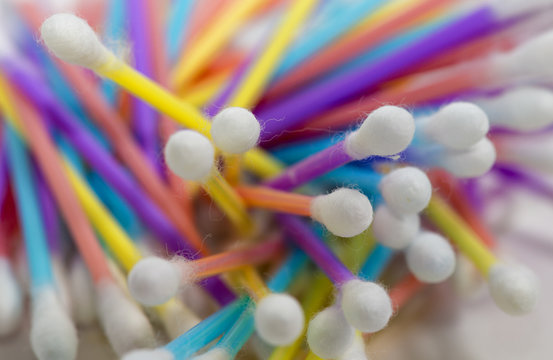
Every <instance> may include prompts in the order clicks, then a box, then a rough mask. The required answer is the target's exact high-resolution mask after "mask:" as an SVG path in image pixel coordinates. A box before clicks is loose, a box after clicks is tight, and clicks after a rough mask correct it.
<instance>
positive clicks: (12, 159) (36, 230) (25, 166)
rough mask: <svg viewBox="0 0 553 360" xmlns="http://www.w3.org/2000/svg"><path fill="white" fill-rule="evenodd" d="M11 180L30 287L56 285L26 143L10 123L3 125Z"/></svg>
mask: <svg viewBox="0 0 553 360" xmlns="http://www.w3.org/2000/svg"><path fill="white" fill-rule="evenodd" d="M4 141H5V142H6V144H7V150H8V162H9V166H10V170H11V171H10V176H11V183H12V186H14V188H15V189H14V190H15V195H16V196H15V197H16V204H17V212H18V216H19V219H20V221H21V225H22V227H23V238H24V241H25V249H26V252H27V261H28V263H29V271H30V278H31V288H32V289H37V288H39V287H42V286H50V285H52V286H53V284H54V278H53V275H52V264H51V262H50V255H49V253H48V245H47V241H46V233H45V231H44V225H43V222H42V217H41V215H40V212H39V208H40V207H39V204H38V199H37V194H36V189H35V184H34V183H33V179H32V175H31V162H30V159H29V157H28V154H27V151H26V149H25V145H24V144H23V142H22V140H21V139H20V138H19V135H18V134H16V132H15V131H14V130H13V129H12V128H11V126H10V125H8V124H7V125H6V126H5V127H4Z"/></svg>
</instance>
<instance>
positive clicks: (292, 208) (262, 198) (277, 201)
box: [235, 186, 313, 216]
mask: <svg viewBox="0 0 553 360" xmlns="http://www.w3.org/2000/svg"><path fill="white" fill-rule="evenodd" d="M235 189H236V192H237V193H238V195H240V196H241V197H242V199H243V200H244V202H245V203H246V205H247V206H250V207H257V208H262V209H270V210H276V211H279V212H283V213H286V214H294V215H301V216H311V201H312V200H313V198H312V197H311V196H306V195H301V194H295V193H289V192H285V191H279V190H274V189H271V188H267V187H262V186H239V187H236V188H235Z"/></svg>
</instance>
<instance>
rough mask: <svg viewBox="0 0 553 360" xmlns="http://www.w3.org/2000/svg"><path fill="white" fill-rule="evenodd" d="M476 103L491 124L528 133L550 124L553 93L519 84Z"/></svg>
mask: <svg viewBox="0 0 553 360" xmlns="http://www.w3.org/2000/svg"><path fill="white" fill-rule="evenodd" d="M477 102H478V105H479V106H480V107H482V108H483V109H484V111H485V112H486V114H488V117H489V118H490V122H491V123H492V124H494V125H498V126H502V127H506V128H509V129H513V130H517V131H523V132H530V131H536V130H540V129H543V128H545V127H547V126H549V125H551V124H552V123H553V116H552V114H553V92H552V91H551V90H549V89H546V88H541V87H537V86H522V87H518V88H516V89H513V90H510V91H507V92H505V93H504V94H502V95H500V96H498V97H495V98H492V99H481V100H478V101H477Z"/></svg>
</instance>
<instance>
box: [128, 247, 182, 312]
mask: <svg viewBox="0 0 553 360" xmlns="http://www.w3.org/2000/svg"><path fill="white" fill-rule="evenodd" d="M180 279H181V275H180V271H179V268H178V267H177V266H176V265H175V264H173V263H172V262H170V261H168V260H165V259H162V258H159V257H154V256H151V257H147V258H144V259H142V260H140V261H139V262H138V263H136V265H134V267H133V268H132V270H131V272H130V273H129V277H128V286H129V291H130V292H131V294H132V296H133V297H134V298H135V299H136V300H137V301H138V302H139V303H141V304H144V305H146V306H155V305H160V304H163V303H164V302H166V301H168V300H169V299H170V298H172V297H173V296H175V294H176V293H177V292H178V290H179V284H180Z"/></svg>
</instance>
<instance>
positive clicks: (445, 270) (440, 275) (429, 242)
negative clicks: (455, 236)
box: [405, 231, 455, 283]
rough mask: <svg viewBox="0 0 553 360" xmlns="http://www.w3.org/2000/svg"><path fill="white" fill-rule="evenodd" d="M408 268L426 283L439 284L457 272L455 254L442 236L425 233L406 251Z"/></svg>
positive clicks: (420, 234)
mask: <svg viewBox="0 0 553 360" xmlns="http://www.w3.org/2000/svg"><path fill="white" fill-rule="evenodd" d="M405 258H406V260H407V267H408V268H409V270H410V271H411V272H412V273H413V275H415V277H416V278H417V279H419V280H420V281H421V282H425V283H439V282H442V281H444V280H446V279H447V278H449V277H450V276H451V275H452V274H453V271H454V270H455V252H454V251H453V248H452V247H451V245H450V244H449V242H448V241H447V240H446V239H445V238H444V237H443V236H441V235H439V234H436V233H433V232H428V231H424V232H421V233H419V234H418V235H417V236H416V237H415V238H414V239H413V241H412V242H411V244H409V246H408V247H407V249H406V250H405Z"/></svg>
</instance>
